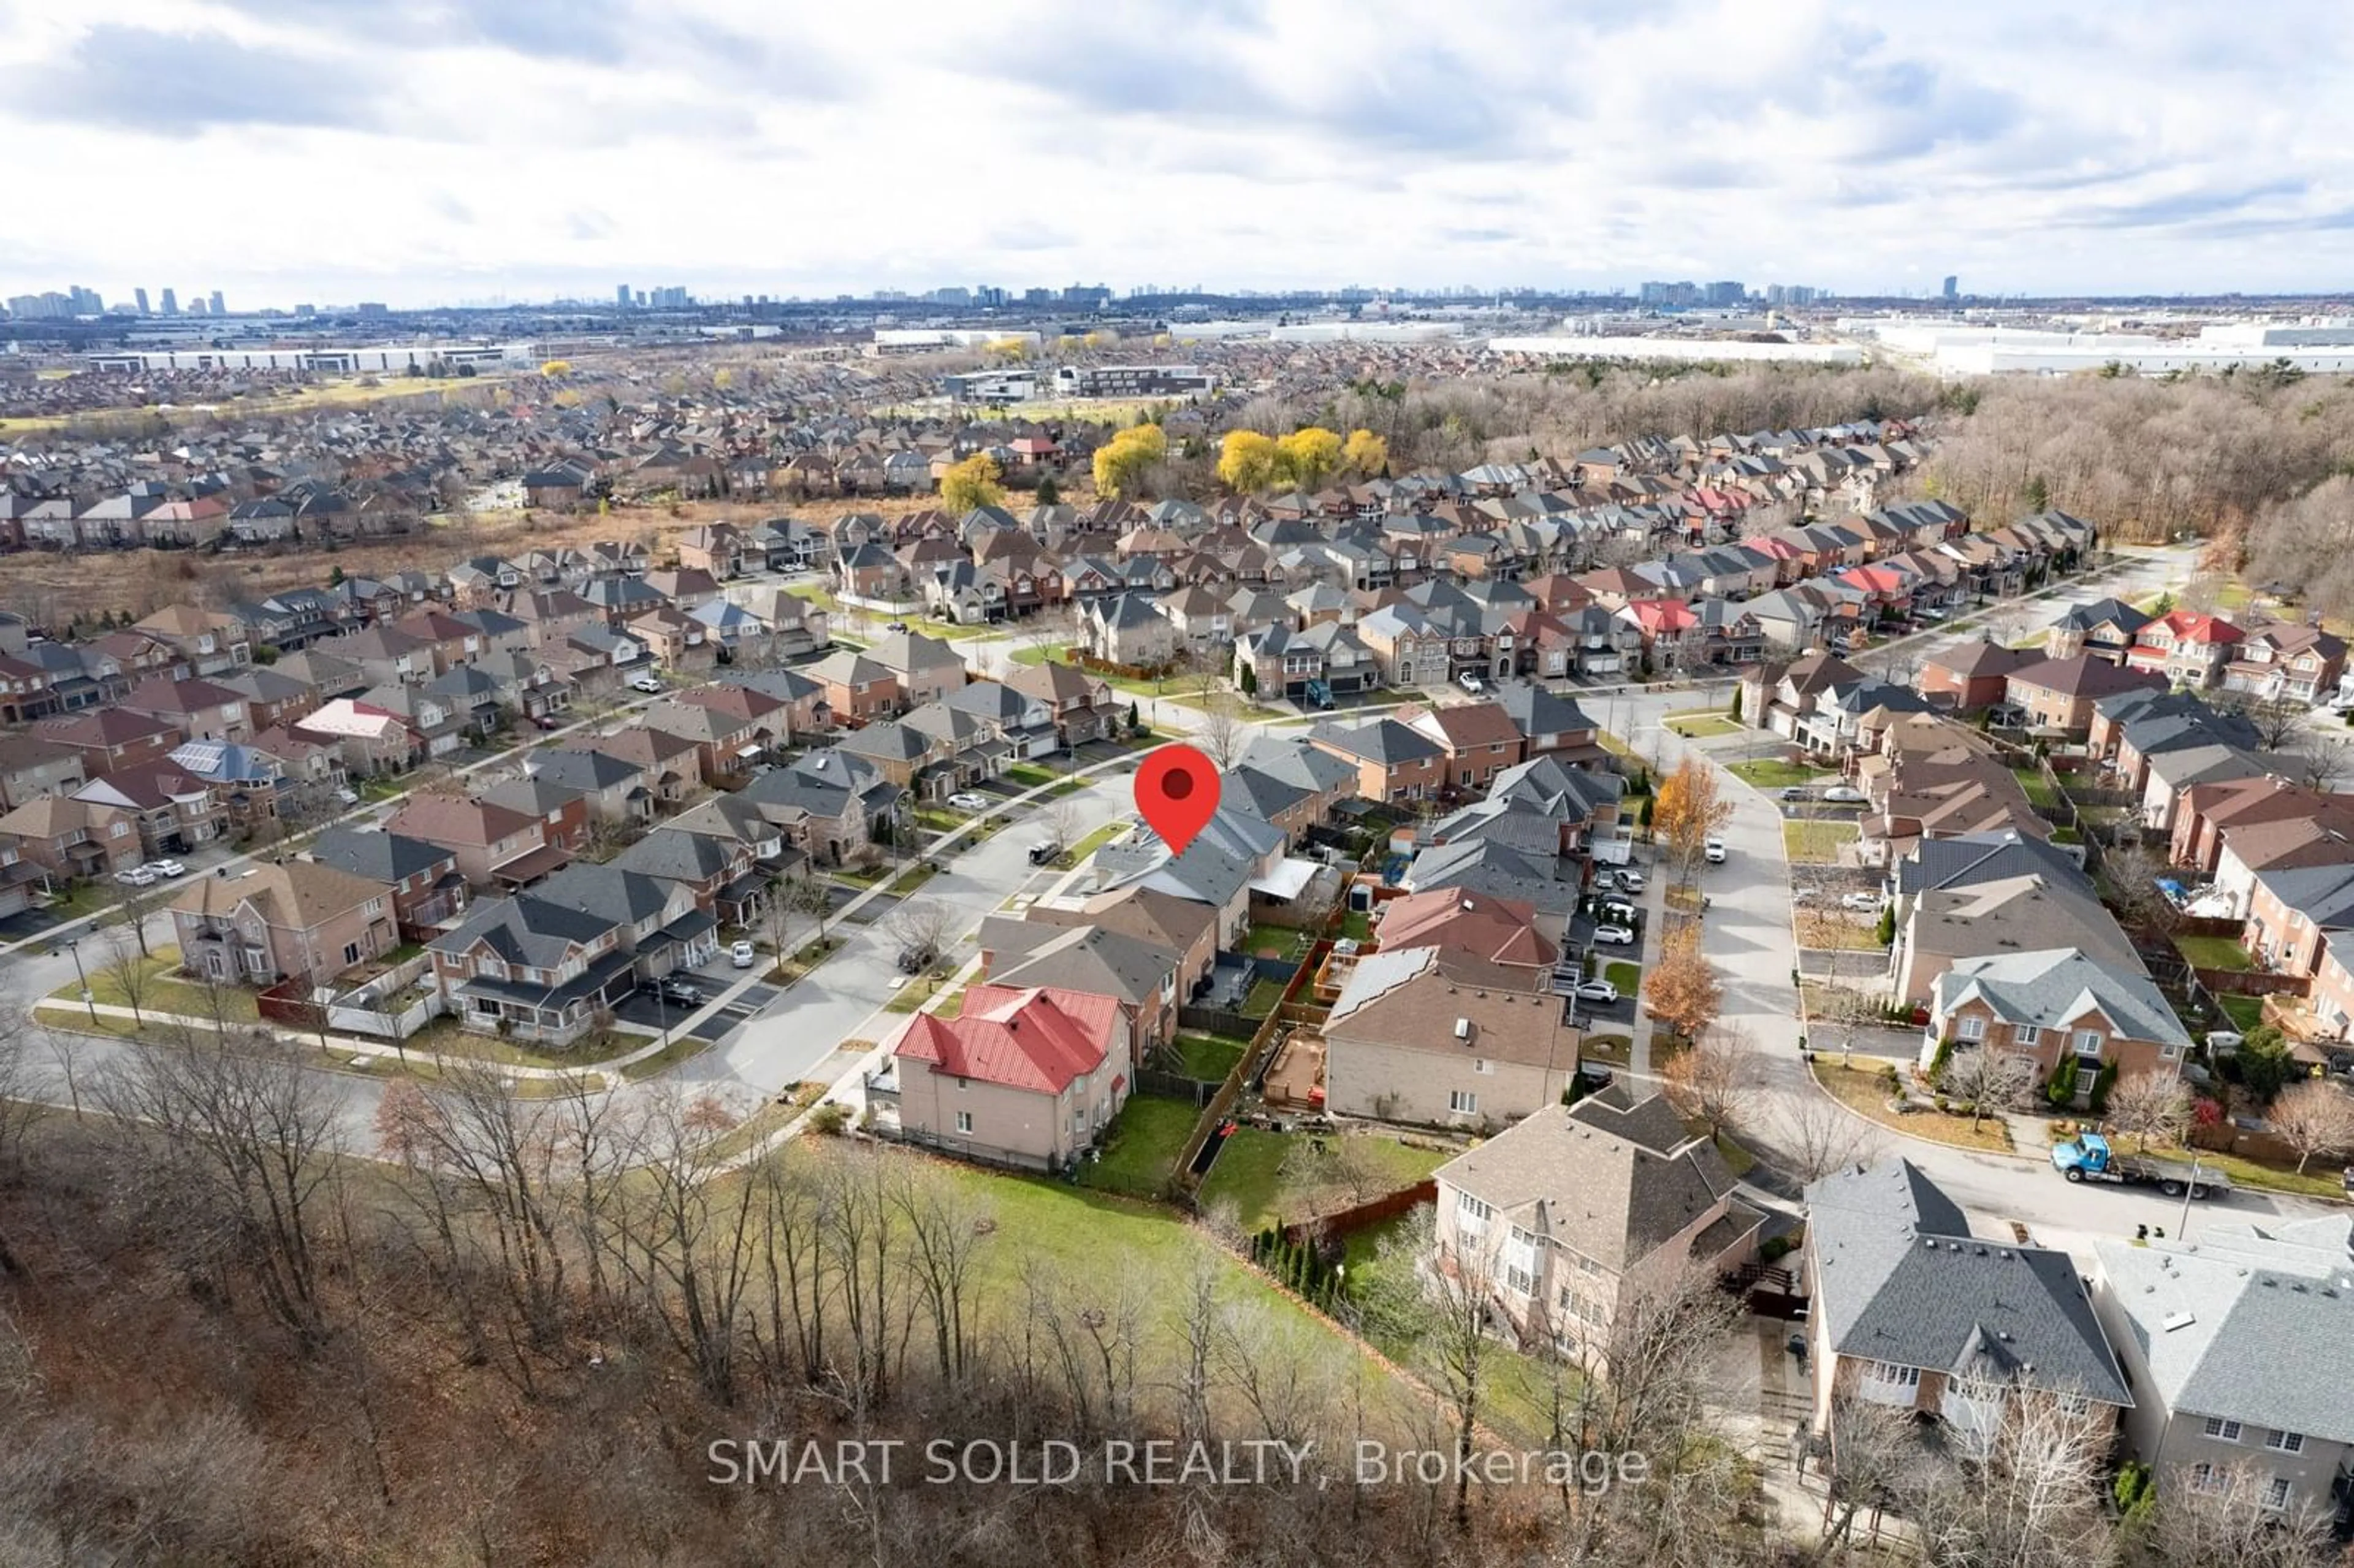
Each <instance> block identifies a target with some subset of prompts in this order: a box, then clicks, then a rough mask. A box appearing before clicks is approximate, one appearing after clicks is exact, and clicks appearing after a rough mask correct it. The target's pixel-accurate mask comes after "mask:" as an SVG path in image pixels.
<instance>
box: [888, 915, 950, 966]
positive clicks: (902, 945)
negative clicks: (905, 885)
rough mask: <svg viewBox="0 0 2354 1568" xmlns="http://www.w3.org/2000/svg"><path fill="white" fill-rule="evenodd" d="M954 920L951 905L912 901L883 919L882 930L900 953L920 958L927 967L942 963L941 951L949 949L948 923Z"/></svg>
mask: <svg viewBox="0 0 2354 1568" xmlns="http://www.w3.org/2000/svg"><path fill="white" fill-rule="evenodd" d="M953 918H954V915H953V912H952V911H951V910H950V909H949V906H947V905H946V904H943V903H941V902H940V901H939V900H938V899H936V898H909V899H906V900H903V901H902V902H901V903H900V905H899V906H898V907H897V908H896V909H894V910H892V911H891V913H890V914H889V915H887V916H884V918H883V925H882V930H883V934H884V935H885V937H888V938H890V939H891V941H892V942H893V943H894V944H895V945H896V947H897V948H898V949H899V951H900V952H901V953H902V954H904V955H907V956H910V957H914V958H917V959H920V961H921V963H922V964H923V965H924V966H925V967H929V966H930V965H932V964H935V963H937V962H938V961H939V957H940V952H941V949H942V948H944V947H946V946H947V943H948V935H949V921H950V920H951V919H953Z"/></svg>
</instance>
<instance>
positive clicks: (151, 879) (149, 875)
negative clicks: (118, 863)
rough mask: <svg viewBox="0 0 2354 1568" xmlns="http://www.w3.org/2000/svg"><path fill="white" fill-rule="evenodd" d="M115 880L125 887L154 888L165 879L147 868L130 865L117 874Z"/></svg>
mask: <svg viewBox="0 0 2354 1568" xmlns="http://www.w3.org/2000/svg"><path fill="white" fill-rule="evenodd" d="M114 880H115V881H117V882H119V883H121V884H122V885H123V886H125V887H153V886H154V885H156V884H157V883H158V882H161V881H163V880H164V879H163V878H162V877H160V876H158V875H156V874H155V873H154V871H153V870H152V869H150V868H149V867H147V866H143V865H129V866H125V867H123V868H122V870H121V871H118V872H116V873H115V874H114Z"/></svg>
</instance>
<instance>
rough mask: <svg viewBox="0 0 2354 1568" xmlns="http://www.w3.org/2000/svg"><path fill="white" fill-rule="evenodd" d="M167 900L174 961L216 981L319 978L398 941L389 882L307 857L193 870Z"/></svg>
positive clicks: (318, 981) (311, 982) (263, 983)
mask: <svg viewBox="0 0 2354 1568" xmlns="http://www.w3.org/2000/svg"><path fill="white" fill-rule="evenodd" d="M169 907H170V909H171V912H172V925H173V927H174V928H175V930H176V931H177V932H178V936H179V944H180V961H181V963H182V964H183V965H184V966H185V967H186V968H187V969H189V970H190V971H191V972H193V973H196V974H199V975H203V976H206V977H207V978H209V979H212V980H220V981H241V982H244V983H246V984H249V985H257V986H269V985H275V984H277V983H278V982H279V981H281V980H299V981H302V983H303V984H305V985H308V986H317V985H323V984H325V983H326V982H328V981H330V980H334V977H335V976H337V975H339V974H342V973H343V972H344V971H345V970H346V969H351V968H352V967H353V966H354V965H356V964H359V963H362V962H364V961H366V959H374V958H379V957H381V956H382V955H384V954H386V953H388V952H390V951H392V949H393V948H397V947H398V946H399V945H400V933H399V931H398V928H397V927H396V925H395V923H394V916H393V897H392V888H391V887H390V886H389V885H387V884H385V883H382V882H378V881H376V879H375V878H373V877H366V876H355V875H353V874H351V873H350V872H347V871H341V870H338V869H337V868H335V867H334V866H332V865H326V864H323V863H315V862H312V861H303V860H289V861H281V862H278V863H274V864H268V865H257V866H252V867H249V868H248V869H247V870H245V871H243V872H240V873H238V874H232V875H228V876H202V877H197V878H196V879H195V880H193V881H191V882H190V883H188V885H186V886H185V887H183V888H181V889H180V891H179V893H178V895H176V896H175V897H174V898H173V900H172V902H171V905H170V906H169Z"/></svg>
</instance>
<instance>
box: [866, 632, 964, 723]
mask: <svg viewBox="0 0 2354 1568" xmlns="http://www.w3.org/2000/svg"><path fill="white" fill-rule="evenodd" d="M864 657H865V659H866V660H867V661H868V662H870V663H874V664H879V665H881V666H882V667H883V668H884V669H885V670H886V671H888V672H889V673H890V675H891V679H892V681H893V682H894V683H896V686H897V688H898V705H899V708H900V710H901V711H902V712H905V711H906V710H907V709H908V708H912V707H917V706H920V705H923V704H925V703H936V702H938V701H939V700H940V699H941V698H943V697H945V696H947V695H948V694H949V693H950V692H953V691H955V690H956V689H957V688H958V687H960V686H961V685H963V684H964V683H965V681H966V680H967V678H968V677H967V675H966V673H965V667H964V655H963V654H961V653H959V652H957V651H956V648H955V646H954V645H953V644H951V643H948V642H943V641H940V640H939V639H938V638H937V637H927V636H925V635H924V634H923V633H922V632H920V631H894V632H890V633H888V634H887V635H885V637H884V638H883V640H882V641H879V642H877V643H875V645H874V646H873V647H872V648H869V649H868V650H867V651H866V652H865V654H864Z"/></svg>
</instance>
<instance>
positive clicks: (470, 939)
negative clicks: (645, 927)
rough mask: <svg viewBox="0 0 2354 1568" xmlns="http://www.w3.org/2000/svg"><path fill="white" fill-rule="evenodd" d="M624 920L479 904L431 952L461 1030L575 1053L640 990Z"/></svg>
mask: <svg viewBox="0 0 2354 1568" xmlns="http://www.w3.org/2000/svg"><path fill="white" fill-rule="evenodd" d="M622 936H623V930H622V917H621V916H620V914H619V912H616V913H614V914H610V915H605V914H598V913H594V912H590V911H584V910H581V909H578V908H575V907H573V906H569V905H567V904H557V903H550V902H548V901H546V900H545V899H541V898H538V897H536V896H535V895H532V894H529V893H525V894H519V895H515V896H514V897H512V898H494V899H492V900H490V901H488V902H486V903H482V904H477V905H476V906H474V907H473V908H472V910H470V911H468V913H467V915H466V917H465V919H464V920H462V921H461V923H460V924H459V925H458V926H457V927H454V928H453V929H451V930H449V931H445V932H443V933H442V934H441V935H440V936H438V937H436V938H433V940H432V941H431V942H430V943H429V944H427V951H428V952H429V954H430V955H431V958H432V960H433V973H434V978H435V982H436V984H437V985H438V986H439V987H440V991H441V994H442V997H443V999H444V1000H445V1001H447V1002H448V1004H449V1007H450V1011H451V1012H453V1013H455V1014H456V1015H457V1018H458V1022H460V1024H461V1025H462V1026H463V1027H465V1028H468V1029H471V1030H474V1031H476V1032H477V1033H484V1034H516V1035H520V1036H522V1037H523V1038H525V1039H526V1040H535V1041H538V1042H540V1043H541V1044H548V1045H569V1044H572V1043H573V1042H574V1041H577V1040H578V1039H579V1038H580V1037H581V1036H582V1035H584V1034H586V1033H588V1031H589V1030H590V1029H592V1028H594V1027H595V1026H596V1023H597V1020H598V1017H599V1014H601V1013H603V1012H607V1011H609V1010H610V1009H611V1008H612V1006H613V1005H614V1003H616V1002H618V1001H620V1000H621V999H622V998H623V997H625V996H627V995H629V993H630V992H631V991H633V990H635V989H636V988H637V984H638V977H637V972H636V967H635V961H634V959H633V957H632V955H631V952H630V950H629V948H626V947H625V946H624V945H623V943H622Z"/></svg>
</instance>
